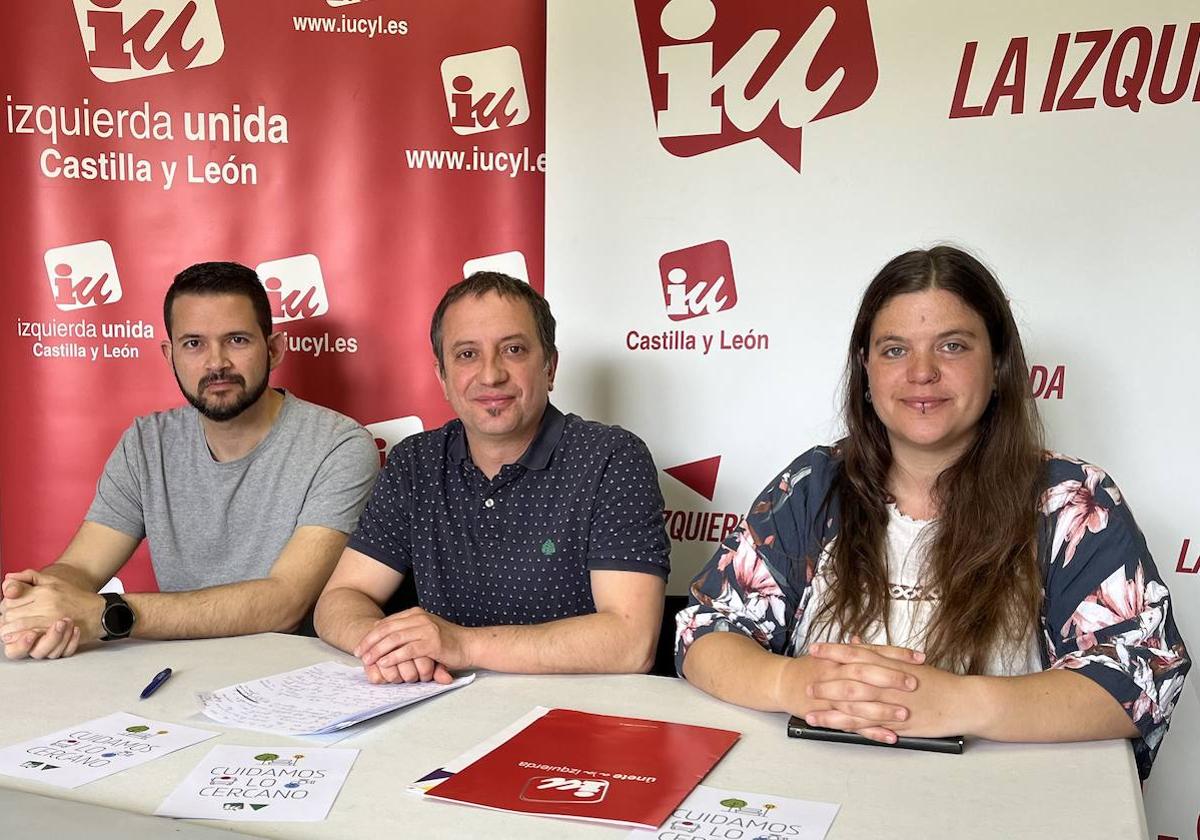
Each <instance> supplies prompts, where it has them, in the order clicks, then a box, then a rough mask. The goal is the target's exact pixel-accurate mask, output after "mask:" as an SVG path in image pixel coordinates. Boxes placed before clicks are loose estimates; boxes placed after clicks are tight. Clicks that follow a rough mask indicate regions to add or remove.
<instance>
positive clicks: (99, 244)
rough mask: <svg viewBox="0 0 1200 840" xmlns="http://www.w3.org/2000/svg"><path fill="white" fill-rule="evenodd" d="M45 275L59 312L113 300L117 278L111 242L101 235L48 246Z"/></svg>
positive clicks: (118, 288) (117, 293) (117, 297)
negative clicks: (93, 239)
mask: <svg viewBox="0 0 1200 840" xmlns="http://www.w3.org/2000/svg"><path fill="white" fill-rule="evenodd" d="M45 261H46V276H47V277H48V278H49V280H50V294H52V295H53V296H54V305H55V306H57V307H58V308H59V309H61V310H62V311H63V312H71V311H72V310H75V309H84V308H85V307H89V306H101V305H103V304H106V303H116V302H117V301H119V300H120V299H121V280H120V278H119V277H117V264H116V262H115V261H114V260H113V252H112V246H110V245H109V244H108V243H107V242H105V241H104V240H103V239H97V240H96V241H94V242H81V243H79V244H78V245H63V246H62V247H59V248H51V249H50V250H48V251H47V252H46V254H45Z"/></svg>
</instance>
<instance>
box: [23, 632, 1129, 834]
mask: <svg viewBox="0 0 1200 840" xmlns="http://www.w3.org/2000/svg"><path fill="white" fill-rule="evenodd" d="M328 659H339V660H342V661H345V662H348V663H353V662H354V661H355V660H353V659H352V658H351V657H348V656H345V655H343V654H340V653H338V652H337V651H334V650H333V649H332V648H330V647H328V646H327V645H325V644H324V643H322V642H320V641H318V640H316V639H306V638H300V637H295V636H282V635H274V634H268V635H262V636H249V637H243V638H238V639H212V640H205V641H194V642H121V643H117V644H114V645H112V646H110V647H105V648H103V649H101V650H91V651H87V652H85V653H82V654H80V655H78V656H75V657H73V658H71V659H66V660H61V661H57V662H30V661H22V662H8V661H5V660H2V659H0V710H3V714H0V745H7V744H12V743H16V742H18V741H23V740H26V739H28V738H31V737H35V736H37V735H41V734H45V733H48V732H53V731H55V730H57V729H61V728H63V727H66V726H70V725H71V724H75V723H79V722H82V721H85V720H89V719H92V718H97V717H101V716H104V715H107V714H110V713H112V712H116V711H128V712H136V713H137V714H140V715H146V716H148V717H151V718H157V719H160V720H167V721H176V722H183V723H188V724H190V725H194V726H200V727H208V728H211V729H213V730H216V731H221V732H223V733H224V734H222V735H221V736H220V737H219V738H216V739H212V740H210V741H206V742H204V743H203V744H199V745H197V746H193V747H190V748H188V749H185V750H180V751H179V752H176V753H174V754H172V755H169V756H166V757H165V758H161V759H158V760H156V761H153V762H151V763H149V764H146V765H143V766H141V767H137V768H134V769H132V770H128V771H126V772H124V773H119V774H116V775H114V776H110V777H108V778H106V779H101V780H100V781H97V782H93V783H91V784H88V785H84V786H83V787H80V788H76V789H75V790H59V789H56V788H50V787H47V786H44V785H39V784H37V783H35V782H29V781H24V780H18V779H12V778H8V777H4V776H0V837H5V838H7V837H14V838H15V837H23V836H34V835H35V834H40V836H42V837H53V836H60V834H59V832H58V831H41V832H38V831H36V830H31V829H35V826H36V825H38V815H41V816H42V817H43V818H44V817H45V811H46V805H47V802H48V801H49V800H46V799H44V798H43V797H53V798H54V799H58V800H69V801H71V802H74V803H82V804H80V805H72V806H70V808H69V809H64V810H63V811H62V812H61V813H56V814H55V819H56V821H57V822H56V824H62V823H63V822H64V820H65V821H66V822H72V821H74V822H75V823H76V824H77V825H78V826H79V830H80V832H81V834H86V836H89V837H100V836H108V835H104V834H103V833H101V831H100V829H102V828H103V827H104V826H109V827H110V828H112V830H113V834H112V835H111V836H114V837H119V836H124V837H130V836H136V837H138V838H139V840H140V838H143V837H155V836H164V837H165V836H171V837H180V836H190V835H188V834H187V831H186V829H187V827H186V826H184V825H183V824H181V823H179V822H177V821H173V820H167V819H165V818H143V817H137V818H135V819H136V823H137V828H136V830H134V831H132V832H128V831H127V832H124V833H121V824H122V821H123V820H128V819H131V818H130V817H129V814H122V813H121V812H130V813H132V814H135V815H145V814H151V813H153V811H154V809H155V808H156V807H157V806H158V804H159V803H160V802H161V801H162V800H163V798H164V797H166V795H167V794H168V793H169V792H170V791H171V790H172V789H173V788H174V787H175V786H176V785H177V784H178V783H179V781H181V780H182V779H183V777H184V776H185V775H186V774H187V773H188V771H189V770H191V768H192V767H193V766H194V765H195V764H196V763H197V762H198V761H199V760H200V758H201V757H202V756H203V755H205V754H206V753H207V751H208V750H209V749H210V748H211V747H212V746H213V745H215V744H221V743H224V744H247V745H252V746H258V745H264V746H265V745H268V744H272V743H280V742H283V743H291V742H292V741H291V739H285V738H281V737H275V736H270V735H265V734H259V733H250V732H244V731H236V730H228V729H224V728H222V727H221V726H219V725H218V724H215V723H209V722H205V721H197V720H194V719H191V718H192V716H193V715H195V714H196V712H198V711H199V704H198V703H197V701H196V699H195V694H196V692H198V691H202V690H211V689H214V688H219V687H221V686H225V685H229V684H231V683H235V682H241V681H244V680H249V679H254V678H256V677H261V676H266V675H268V674H274V673H278V672H280V671H286V670H290V669H292V668H298V667H302V666H304V665H309V664H312V663H315V662H321V661H324V660H328ZM168 666H169V667H171V668H174V669H175V674H174V676H172V678H171V679H170V680H169V681H168V682H167V683H166V685H164V686H163V687H162V688H161V689H160V690H159V691H158V693H157V694H155V695H154V696H153V697H151V698H150V699H149V700H145V701H139V700H138V699H137V698H138V693H139V692H140V691H141V689H142V688H143V687H144V686H145V684H146V683H147V682H148V681H149V679H150V677H152V676H153V675H154V674H155V673H157V672H158V671H159V670H161V669H162V668H164V667H168ZM537 705H542V706H551V707H564V708H572V709H580V710H583V711H588V712H597V713H602V714H617V715H625V716H631V717H650V718H660V719H663V720H671V721H679V722H682V723H692V724H699V725H704V726H716V727H721V728H724V729H733V730H737V731H739V732H741V733H742V737H741V739H740V740H739V741H738V743H737V744H736V745H735V746H734V747H733V749H732V750H730V752H729V753H728V754H727V755H726V756H725V758H724V759H722V761H721V762H720V763H719V764H718V765H717V766H716V768H715V769H714V770H713V771H712V773H710V774H709V776H708V777H707V778H706V779H705V784H709V785H713V786H716V787H722V788H731V789H735V790H744V791H751V792H755V793H762V794H774V795H778V796H792V797H796V798H800V799H812V800H817V801H823V802H836V803H839V804H840V805H841V812H840V813H839V815H838V817H837V820H836V821H835V822H834V825H833V829H832V831H831V832H830V834H829V837H830V838H831V840H851V839H852V838H871V840H875V838H893V837H896V838H942V837H946V838H971V840H983V839H984V838H1004V840H1013V838H1042V837H1053V838H1056V840H1067V838H1075V837H1078V838H1089V840H1091V838H1095V837H1121V838H1147V832H1146V823H1145V817H1144V814H1143V809H1142V796H1141V789H1140V787H1139V785H1138V780H1137V772H1136V770H1135V767H1134V762H1133V754H1132V750H1131V749H1130V747H1129V745H1128V743H1127V742H1124V741H1103V742H1095V743H1087V744H1057V745H1040V744H1021V745H1013V744H995V743H990V742H986V741H972V742H968V744H967V749H966V751H965V752H964V753H963V755H960V756H954V755H940V754H934V753H922V752H912V751H908V750H892V749H883V748H873V747H861V746H854V745H837V744H825V743H818V742H810V741H798V740H795V739H791V738H787V737H786V735H785V721H786V716H785V715H782V714H768V713H765V712H754V711H749V710H746V709H741V708H737V707H735V706H730V705H728V704H725V703H722V702H720V701H718V700H715V699H713V698H711V697H709V696H707V695H706V694H703V693H702V692H700V691H698V690H696V689H694V688H693V687H692V686H690V685H688V684H687V683H686V682H684V681H682V680H676V679H668V678H664V677H649V676H617V677H604V676H560V677H521V676H509V675H501V674H492V673H483V674H480V675H479V678H478V679H477V680H476V681H475V682H474V683H473V684H472V685H469V686H467V687H466V688H463V689H460V690H458V691H453V692H451V693H449V694H447V695H444V696H442V697H438V698H435V699H433V700H431V701H427V702H425V703H422V704H419V705H417V706H414V707H412V708H409V709H403V710H401V711H399V712H396V713H393V714H392V715H390V716H386V717H385V718H383V719H381V720H379V721H377V722H374V723H368V724H366V725H365V726H364V727H363V729H362V731H361V732H359V733H358V734H355V735H353V736H352V737H350V738H348V739H346V740H345V741H342V742H341V743H339V744H337V746H339V747H357V748H359V749H360V750H361V751H362V752H361V754H360V755H359V757H358V760H357V761H356V762H355V765H354V769H353V770H352V771H351V773H350V776H349V779H348V780H347V782H346V786H345V787H344V788H343V789H342V792H341V794H340V795H339V797H338V800H337V802H336V803H335V805H334V807H333V810H332V811H331V812H330V815H329V818H328V819H327V820H326V821H324V822H319V823H222V822H205V823H202V824H197V825H196V826H195V828H196V829H197V832H196V833H195V835H194V836H196V837H201V836H204V833H202V829H201V826H203V827H206V828H209V829H223V830H225V831H227V832H241V833H243V834H247V835H254V836H262V837H287V838H342V837H355V838H367V837H376V836H385V835H390V836H404V837H429V838H442V837H463V838H507V837H520V838H522V840H539V839H540V838H547V840H549V838H561V837H594V838H602V837H609V838H614V840H615V838H619V837H622V836H623V835H624V834H625V833H626V832H625V831H624V830H623V829H616V828H610V827H607V826H601V825H593V824H588V823H582V822H573V821H569V820H556V819H547V818H543V817H531V816H525V815H518V814H507V813H501V812H495V811H487V810H483V809H479V808H471V807H467V806H462V805H455V804H450V803H444V802H435V801H429V800H420V799H417V798H415V797H413V796H410V795H409V794H407V793H405V791H404V787H405V785H407V784H408V783H409V782H410V781H412V780H414V779H416V778H418V777H419V776H421V775H423V774H424V773H426V772H427V771H429V770H432V769H434V768H436V767H439V766H441V765H442V764H443V763H445V762H446V761H448V760H450V759H451V758H453V757H454V756H456V755H458V754H459V753H461V752H463V751H465V750H466V749H468V748H469V747H471V746H473V745H475V744H476V743H478V742H480V741H482V740H484V739H485V738H487V737H488V736H490V735H492V734H493V733H495V732H496V731H497V730H499V729H501V728H502V727H504V726H505V725H507V724H509V723H511V722H512V721H514V720H515V719H517V718H518V717H520V716H521V715H523V714H524V713H526V712H527V711H529V709H531V708H532V707H533V706H537ZM297 743H300V742H297ZM309 747H310V748H311V747H312V745H311V743H310V744H309ZM31 794H37V795H38V796H33V795H31ZM88 806H91V807H88ZM96 806H100V807H96ZM41 825H43V826H45V825H47V823H46V822H45V821H44V819H43V821H42V823H41ZM207 833H208V834H212V833H213V832H211V831H210V832H207ZM225 836H228V834H226V835H225Z"/></svg>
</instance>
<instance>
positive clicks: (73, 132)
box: [0, 0, 546, 589]
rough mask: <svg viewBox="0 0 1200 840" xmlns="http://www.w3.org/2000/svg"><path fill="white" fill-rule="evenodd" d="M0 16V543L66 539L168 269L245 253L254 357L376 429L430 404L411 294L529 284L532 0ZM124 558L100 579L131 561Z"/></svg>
mask: <svg viewBox="0 0 1200 840" xmlns="http://www.w3.org/2000/svg"><path fill="white" fill-rule="evenodd" d="M3 16H4V23H5V25H4V26H3V28H2V29H0V46H2V49H0V82H2V87H3V93H4V97H5V101H4V119H3V122H2V123H0V126H2V128H0V183H3V184H4V187H5V189H4V205H5V209H4V220H5V223H4V224H3V225H2V226H0V243H2V247H3V249H4V252H5V253H6V254H7V255H8V262H7V271H6V272H5V276H4V294H3V296H2V300H3V303H2V304H0V305H2V306H3V307H4V320H3V327H2V328H0V369H2V370H3V384H4V388H3V397H2V399H3V411H2V414H0V431H2V434H0V562H2V563H3V568H4V570H6V571H12V570H16V569H20V568H25V567H30V566H33V567H41V566H44V565H46V564H48V563H50V562H52V561H53V560H54V559H55V557H56V556H57V555H58V553H59V552H60V551H61V550H62V548H63V547H64V546H65V545H66V542H67V540H68V539H69V538H70V536H71V534H72V533H73V531H74V529H75V528H76V527H77V526H78V524H79V522H80V520H81V519H82V517H83V514H84V512H85V511H86V509H87V506H88V504H89V502H90V501H91V497H92V494H93V492H94V489H95V483H96V479H97V477H98V475H99V473H100V470H101V468H102V466H103V464H104V461H105V459H106V457H107V456H108V453H109V452H110V451H111V449H112V447H113V445H114V444H115V443H116V441H117V439H118V437H119V435H120V434H121V431H122V430H123V429H124V428H125V426H127V425H128V424H129V422H130V421H131V419H132V418H133V417H134V416H135V415H138V414H144V413H147V412H151V411H155V410H159V409H164V408H170V407H173V406H175V405H179V404H181V403H182V397H181V395H180V394H179V391H178V389H177V387H176V384H175V381H174V379H173V377H172V375H171V372H170V369H169V368H168V366H167V365H166V363H165V362H164V361H163V358H162V354H161V352H160V348H159V345H160V342H161V341H162V340H163V338H164V337H165V331H164V328H163V324H162V299H163V294H164V292H165V290H166V288H167V286H168V285H169V284H170V281H171V278H172V277H173V276H174V275H175V273H177V272H178V271H179V270H180V269H182V268H184V267H185V266H187V265H190V264H192V263H195V262H200V261H206V260H236V261H238V262H241V263H244V264H246V265H249V266H251V267H253V268H255V269H257V271H258V272H259V276H260V278H261V279H262V281H263V283H264V285H265V286H266V287H267V291H268V294H269V296H270V297H271V300H272V305H273V308H274V312H275V323H276V328H277V329H280V330H286V332H287V334H288V350H289V352H288V355H287V357H286V358H285V359H284V362H283V364H282V366H281V367H280V369H279V370H278V371H277V373H276V374H275V376H274V378H273V383H274V384H276V385H282V386H285V387H287V388H289V389H291V390H293V391H294V392H295V393H297V394H298V395H299V396H301V397H304V398H306V399H309V400H312V401H315V402H318V403H322V404H324V405H328V406H330V407H332V408H335V409H337V410H339V411H342V412H344V413H346V414H349V415H351V416H353V417H355V418H356V419H358V420H359V421H361V422H363V423H364V424H366V425H368V427H369V428H370V429H371V430H372V431H373V432H374V434H375V436H376V438H377V440H378V441H379V444H380V449H381V453H382V452H383V451H385V450H386V449H387V448H388V447H389V446H390V445H391V444H393V443H395V441H396V440H398V439H399V438H400V437H403V436H405V435H406V434H408V433H411V432H412V431H416V430H419V429H421V428H431V427H433V426H436V425H439V424H441V423H443V422H445V420H447V419H448V417H449V416H450V412H449V408H448V406H447V405H446V403H445V400H444V398H443V397H442V394H441V391H440V389H439V388H438V385H437V382H436V380H435V378H434V376H433V370H432V359H431V353H430V348H429V339H428V329H429V317H430V314H431V313H432V311H433V308H434V306H435V305H436V302H437V300H438V298H439V297H440V296H441V294H442V293H443V292H444V291H445V289H446V288H447V287H448V286H449V285H451V284H452V283H454V282H456V281H457V280H458V279H461V278H462V277H463V276H464V274H465V273H469V272H471V271H473V270H476V269H479V268H490V269H497V270H502V271H506V272H508V273H511V274H515V275H518V276H520V277H522V278H523V279H526V280H528V281H529V282H530V283H532V284H533V285H534V286H535V287H537V288H539V289H540V288H542V286H543V278H542V267H543V210H544V177H543V173H544V171H545V165H546V160H545V151H544V150H545V107H544V105H545V27H546V10H545V3H544V2H540V1H539V2H531V1H530V0H493V1H492V2H488V3H478V2H470V0H405V2H393V1H392V0H363V2H354V0H255V2H253V3H250V2H231V0H56V2H53V3H23V4H12V5H8V6H6V7H5V9H4V12H3ZM142 555H143V556H139V557H138V558H137V559H136V561H135V562H134V563H133V564H131V565H130V566H127V567H126V569H125V570H124V571H123V572H122V574H121V577H122V580H123V582H124V583H125V585H126V586H127V587H129V588H131V589H145V588H150V587H152V586H153V585H154V583H153V576H152V573H151V571H150V567H149V564H148V562H146V560H147V558H146V557H145V556H144V552H142Z"/></svg>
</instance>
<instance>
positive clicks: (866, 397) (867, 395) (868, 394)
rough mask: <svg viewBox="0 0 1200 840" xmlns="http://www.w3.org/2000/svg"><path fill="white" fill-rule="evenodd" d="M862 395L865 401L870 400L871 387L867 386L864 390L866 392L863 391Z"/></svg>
mask: <svg viewBox="0 0 1200 840" xmlns="http://www.w3.org/2000/svg"><path fill="white" fill-rule="evenodd" d="M863 396H864V398H865V399H866V401H867V402H870V401H871V389H870V388H868V389H867V390H866V393H865V394H863Z"/></svg>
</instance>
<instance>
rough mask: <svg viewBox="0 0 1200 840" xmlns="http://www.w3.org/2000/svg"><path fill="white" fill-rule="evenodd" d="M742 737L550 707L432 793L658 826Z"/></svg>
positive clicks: (492, 804) (505, 808)
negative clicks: (543, 713)
mask: <svg viewBox="0 0 1200 840" xmlns="http://www.w3.org/2000/svg"><path fill="white" fill-rule="evenodd" d="M738 737H739V733H737V732H730V731H728V730H725V729H709V728H708V727H704V726H689V725H687V724H682V723H666V722H664V721H658V720H642V719H640V718H624V717H613V716H611V715H593V714H588V713H586V712H576V711H572V710H570V709H551V710H550V711H549V712H547V713H546V714H545V715H543V716H542V717H540V718H538V719H537V720H535V721H534V722H533V723H531V724H530V725H529V726H527V727H526V728H525V729H523V730H521V731H520V732H518V733H517V734H516V735H514V736H513V737H512V738H511V739H509V740H508V741H506V742H505V743H503V744H501V745H500V746H499V747H497V748H496V749H494V750H492V751H491V752H490V753H488V754H487V755H485V756H483V757H482V758H480V759H479V760H478V761H476V762H475V763H473V764H471V765H470V766H468V767H466V768H465V769H463V770H460V771H459V772H458V773H455V774H454V775H453V776H452V777H450V778H449V779H447V780H446V781H444V782H442V783H441V784H439V785H438V786H437V787H435V788H433V789H432V790H430V791H429V792H428V793H427V794H426V796H432V797H435V798H438V799H448V800H452V801H455V802H465V803H467V804H471V805H480V806H483V807H485V808H496V809H499V810H502V811H518V812H522V813H527V814H541V815H544V816H555V817H570V818H574V819H583V820H596V821H601V822H612V823H621V824H625V825H633V826H642V827H645V828H657V827H658V826H659V825H661V824H662V823H663V821H664V820H666V818H667V817H668V816H669V815H670V814H671V812H672V811H673V810H675V808H677V807H678V806H679V803H680V802H682V801H683V800H684V798H685V797H686V796H687V795H688V794H689V793H690V792H691V790H692V788H694V787H695V786H696V785H697V784H699V783H700V780H701V779H703V778H704V777H705V776H706V775H707V774H708V771H709V770H711V769H712V767H713V765H714V764H716V763H717V762H718V761H719V760H720V759H721V756H723V755H724V754H725V753H726V752H727V751H728V750H729V748H730V747H732V746H733V743H734V741H736V740H737V739H738Z"/></svg>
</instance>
